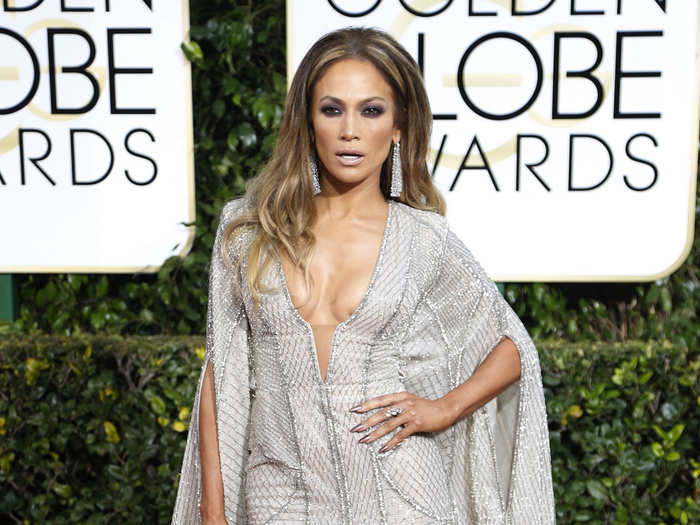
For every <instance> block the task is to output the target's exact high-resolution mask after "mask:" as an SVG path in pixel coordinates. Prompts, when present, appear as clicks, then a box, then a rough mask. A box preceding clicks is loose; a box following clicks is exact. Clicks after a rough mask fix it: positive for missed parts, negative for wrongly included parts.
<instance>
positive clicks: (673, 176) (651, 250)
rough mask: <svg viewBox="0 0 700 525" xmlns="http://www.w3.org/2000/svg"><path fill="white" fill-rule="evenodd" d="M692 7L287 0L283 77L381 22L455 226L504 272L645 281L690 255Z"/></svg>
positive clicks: (507, 0) (545, 0) (550, 1)
mask: <svg viewBox="0 0 700 525" xmlns="http://www.w3.org/2000/svg"><path fill="white" fill-rule="evenodd" d="M698 16H699V15H698V2H695V1H693V2H666V1H665V0H585V1H584V0H578V1H577V0H287V29H288V31H287V38H288V45H287V61H288V64H287V65H288V78H289V79H290V80H291V76H292V74H293V72H294V71H295V70H296V67H297V65H298V64H299V62H300V61H301V59H302V57H303V56H304V54H305V52H306V51H307V50H308V48H309V47H310V46H311V45H312V44H313V42H314V41H315V40H317V39H318V38H319V37H320V36H321V35H323V34H325V33H327V32H329V31H332V30H334V29H337V28H341V27H345V26H370V27H378V28H381V29H384V30H386V31H388V32H389V33H391V34H392V35H393V36H394V37H395V38H397V39H398V40H399V41H400V42H401V44H403V45H404V46H405V47H406V49H407V50H408V51H409V52H410V53H412V54H413V56H414V58H415V59H416V60H417V62H418V64H419V65H420V67H421V70H422V72H423V77H424V79H425V83H426V87H427V89H428V94H429V97H430V102H431V106H432V111H433V135H432V140H431V146H432V148H431V151H430V154H429V159H428V166H429V168H430V170H431V171H432V173H433V177H434V180H435V182H436V184H437V186H438V187H439V188H440V190H441V191H442V192H443V194H444V195H445V197H446V198H447V203H448V219H449V221H450V224H451V225H452V227H453V228H454V229H455V230H456V232H457V233H458V234H459V235H460V237H461V238H462V239H463V240H464V241H465V243H466V244H467V245H468V246H469V247H470V249H471V250H472V251H473V252H474V254H475V256H476V257H477V259H478V260H479V261H480V262H481V263H482V264H483V265H484V267H485V268H486V269H487V271H488V272H489V274H490V275H491V276H492V277H493V278H494V279H496V280H500V281H641V280H653V279H658V278H660V277H662V276H665V275H668V274H670V273H671V272H673V271H674V270H675V269H676V268H678V266H680V265H681V263H682V262H683V260H684V259H685V258H686V257H687V255H688V253H689V252H690V249H691V246H692V241H693V224H694V218H695V192H696V189H695V186H696V177H697V154H698V118H699V115H698V99H699V96H700V94H699V89H698V84H699V82H698V78H699V77H698V71H699V70H700V67H699V62H698V53H699V52H700V45H699V44H698V26H699V23H698V22H699V20H698Z"/></svg>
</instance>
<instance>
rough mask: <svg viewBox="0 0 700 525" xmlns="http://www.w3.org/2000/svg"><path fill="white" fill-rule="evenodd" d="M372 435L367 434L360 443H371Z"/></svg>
mask: <svg viewBox="0 0 700 525" xmlns="http://www.w3.org/2000/svg"><path fill="white" fill-rule="evenodd" d="M371 439H372V438H371V437H370V435H369V434H367V435H366V436H365V437H363V438H362V439H360V440H359V443H369V442H370V441H371Z"/></svg>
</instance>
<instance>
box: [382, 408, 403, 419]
mask: <svg viewBox="0 0 700 525" xmlns="http://www.w3.org/2000/svg"><path fill="white" fill-rule="evenodd" d="M401 412H403V409H402V408H401V407H391V408H390V409H389V410H387V411H386V412H385V415H386V417H388V418H389V417H396V416H398V415H399V414H400V413H401Z"/></svg>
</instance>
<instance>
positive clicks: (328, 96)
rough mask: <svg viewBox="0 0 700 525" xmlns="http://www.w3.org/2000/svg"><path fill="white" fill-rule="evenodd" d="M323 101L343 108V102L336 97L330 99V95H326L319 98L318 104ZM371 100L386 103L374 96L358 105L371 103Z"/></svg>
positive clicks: (382, 98) (381, 98)
mask: <svg viewBox="0 0 700 525" xmlns="http://www.w3.org/2000/svg"><path fill="white" fill-rule="evenodd" d="M324 100H329V101H331V102H334V103H336V104H338V105H341V106H344V105H345V102H344V101H343V100H341V99H339V98H338V97H332V96H330V95H326V96H323V97H321V100H319V102H323V101H324ZM373 100H378V101H381V102H386V100H385V99H384V97H380V96H378V95H377V96H374V97H369V98H366V99H364V100H361V101H360V105H362V104H366V103H368V102H371V101H373Z"/></svg>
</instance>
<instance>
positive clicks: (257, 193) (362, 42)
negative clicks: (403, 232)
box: [222, 27, 445, 307]
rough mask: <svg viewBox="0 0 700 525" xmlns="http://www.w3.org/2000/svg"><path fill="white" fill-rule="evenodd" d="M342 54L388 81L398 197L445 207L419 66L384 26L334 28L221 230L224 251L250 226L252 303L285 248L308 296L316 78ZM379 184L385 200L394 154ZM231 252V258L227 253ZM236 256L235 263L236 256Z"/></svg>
mask: <svg viewBox="0 0 700 525" xmlns="http://www.w3.org/2000/svg"><path fill="white" fill-rule="evenodd" d="M345 59H359V60H366V61H368V62H370V63H371V64H373V65H374V66H375V67H376V68H377V70H378V71H379V72H380V73H381V75H382V76H383V77H384V79H385V80H386V82H387V83H388V84H389V86H391V88H392V91H393V95H394V104H395V110H396V111H395V114H396V119H397V122H396V124H397V125H398V127H399V129H400V130H401V167H402V173H403V190H402V192H401V195H400V196H399V197H398V199H396V200H399V201H401V202H403V203H405V204H407V205H409V206H412V207H413V208H417V209H421V210H431V211H435V212H437V213H440V214H442V215H444V214H445V201H444V199H443V198H442V196H441V195H440V192H439V191H438V190H437V188H436V187H435V186H434V185H433V182H432V179H431V177H430V173H429V171H428V167H427V164H426V157H427V154H428V147H429V143H430V132H431V126H432V113H431V111H430V104H429V102H428V95H427V93H426V91H425V87H424V85H423V79H422V76H421V72H420V69H419V68H418V65H417V64H416V62H415V61H414V60H413V58H412V57H411V55H410V54H408V52H407V51H406V50H405V49H404V48H403V47H402V46H401V45H400V44H399V43H398V42H397V41H396V40H394V38H392V37H391V36H390V35H388V34H387V33H385V32H383V31H380V30H377V29H370V28H360V27H352V28H346V29H340V30H337V31H333V32H331V33H328V34H327V35H325V36H323V37H322V38H321V39H320V40H318V41H317V42H316V43H315V44H314V45H313V46H312V47H311V49H310V50H309V51H308V52H307V53H306V55H305V56H304V58H303V60H302V61H301V64H300V65H299V68H298V69H297V71H296V74H295V75H294V78H293V80H292V84H291V87H290V89H289V92H288V94H287V99H286V103H285V111H284V116H283V118H282V123H281V126H280V130H279V135H278V138H277V144H276V146H275V149H274V151H273V153H272V156H271V158H270V160H269V161H268V162H267V164H266V165H265V166H264V167H263V169H262V171H261V172H260V173H259V174H258V175H257V176H256V177H254V178H253V179H251V180H250V181H249V183H248V185H247V187H246V192H245V196H244V199H245V200H246V202H247V203H248V206H245V207H244V210H245V211H244V212H243V213H241V214H240V215H237V216H236V218H235V219H234V220H232V221H231V222H230V223H229V224H228V225H227V226H226V228H225V230H224V234H223V235H224V236H223V243H222V251H223V253H224V256H227V254H228V253H230V250H229V248H230V247H231V246H232V243H233V242H234V241H235V240H236V238H237V237H238V236H239V235H241V234H243V233H244V232H246V231H252V232H253V235H252V236H251V240H250V242H249V243H248V244H247V248H248V263H247V266H246V281H247V285H248V287H249V289H250V291H251V293H252V295H253V299H254V301H255V304H256V307H257V304H258V302H259V294H260V293H261V292H268V291H270V289H269V288H267V287H266V286H264V284H263V282H262V277H263V275H265V272H266V270H267V269H268V267H269V266H270V264H271V263H272V262H273V260H274V257H279V256H280V251H281V250H284V251H286V253H287V254H288V256H289V258H290V260H291V261H292V263H293V264H294V265H296V266H297V267H298V268H300V269H301V270H302V271H303V273H304V277H305V283H306V296H307V298H309V297H310V296H311V290H312V288H313V279H312V277H311V274H310V272H309V266H310V261H311V256H312V255H313V251H314V246H315V238H314V235H313V233H312V232H311V225H312V224H313V223H314V221H315V219H316V209H315V206H314V203H313V200H314V194H313V189H312V180H311V173H310V166H309V157H310V156H311V155H314V156H315V148H314V144H313V140H312V137H313V129H312V123H311V101H312V96H313V91H314V87H315V85H316V82H317V81H318V80H319V79H320V78H321V77H322V76H323V74H324V73H325V72H326V71H327V70H328V68H329V67H330V66H331V65H333V64H334V63H336V62H338V61H340V60H345ZM380 186H381V190H382V193H383V194H384V197H385V198H387V199H389V198H391V197H390V196H389V191H390V187H391V154H389V155H388V156H387V159H386V160H385V161H384V164H383V165H382V172H381V176H380ZM227 259H228V257H227ZM240 260H241V257H238V262H237V263H236V266H237V265H238V264H239V263H240Z"/></svg>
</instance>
